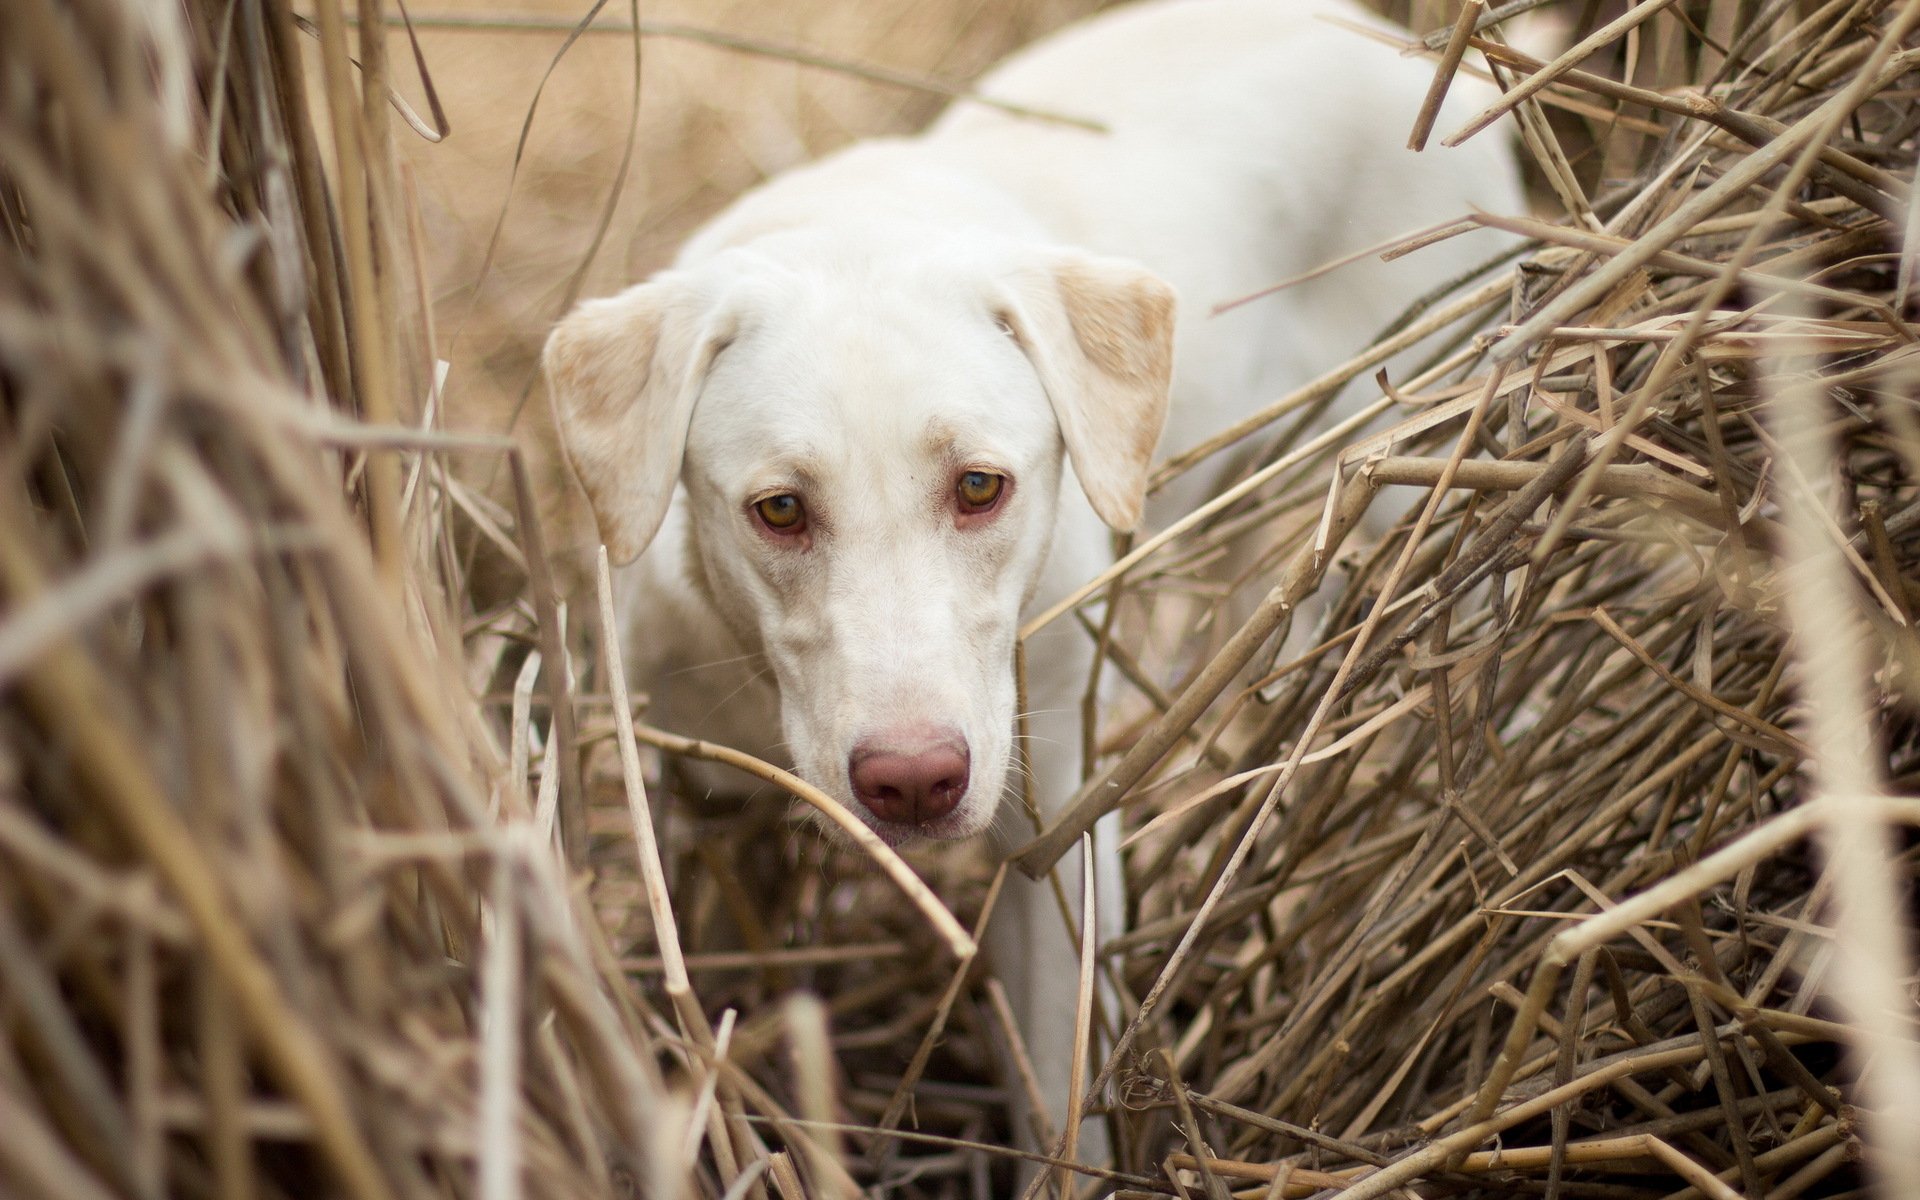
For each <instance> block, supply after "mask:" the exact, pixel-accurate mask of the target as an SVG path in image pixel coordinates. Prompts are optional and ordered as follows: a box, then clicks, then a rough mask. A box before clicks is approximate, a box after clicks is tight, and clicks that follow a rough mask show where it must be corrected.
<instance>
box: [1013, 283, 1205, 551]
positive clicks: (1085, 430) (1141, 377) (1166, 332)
mask: <svg viewBox="0 0 1920 1200" xmlns="http://www.w3.org/2000/svg"><path fill="white" fill-rule="evenodd" d="M1010 284H1011V285H1010V287H1009V288H1008V289H1007V291H1006V292H1005V293H1004V294H1003V295H1004V300H1005V309H1004V311H1003V312H1002V313H1001V314H1000V316H1001V318H1002V319H1003V320H1004V321H1006V323H1007V326H1008V328H1009V329H1011V330H1012V331H1013V336H1014V338H1015V340H1017V341H1018V342H1019V343H1020V346H1021V348H1022V349H1023V350H1025V351H1026V354H1027V357H1028V359H1030V360H1031V361H1032V363H1033V367H1034V371H1035V373H1036V374H1038V375H1039V376H1040V385H1041V386H1042V387H1043V388H1045V389H1046V392H1047V399H1048V401H1049V402H1050V403H1051V404H1052V405H1053V413H1054V417H1055V419H1056V420H1058V421H1059V422H1060V434H1061V437H1062V439H1063V440H1064V441H1065V442H1066V444H1067V457H1068V458H1069V459H1070V460H1071V461H1072V463H1073V471H1074V474H1075V475H1077V476H1079V478H1080V486H1081V487H1082V488H1083V489H1085V491H1086V493H1087V499H1088V500H1090V501H1091V502H1092V503H1093V510H1094V511H1095V512H1096V513H1098V514H1100V519H1101V520H1103V521H1105V522H1106V523H1107V524H1108V525H1110V526H1112V527H1113V528H1115V529H1117V530H1120V531H1121V532H1126V531H1127V530H1130V529H1132V528H1133V527H1134V526H1135V525H1137V524H1139V522H1140V513H1141V509H1142V508H1143V507H1145V504H1146V498H1147V468H1148V467H1149V466H1150V465H1151V463H1152V461H1153V449H1154V446H1155V445H1157V444H1158V443H1159V441H1160V429H1161V427H1162V426H1163V425H1165V424H1166V419H1167V394H1168V387H1169V384H1170V383H1171V381H1172V378H1173V310H1174V295H1173V288H1172V287H1171V286H1170V285H1168V284H1167V282H1166V281H1165V280H1163V279H1161V278H1160V277H1159V276H1157V275H1155V274H1153V273H1152V272H1151V271H1148V270H1147V269H1146V268H1144V267H1142V266H1139V265H1138V264H1136V263H1131V262H1128V261H1126V260H1125V259H1118V258H1099V257H1095V256H1093V255H1090V254H1081V253H1078V252H1074V251H1060V252H1058V253H1055V254H1051V255H1049V256H1048V258H1047V259H1046V261H1045V262H1043V263H1042V264H1040V265H1039V266H1037V267H1033V268H1029V269H1027V270H1024V271H1021V272H1018V273H1017V274H1016V275H1015V276H1014V277H1013V279H1012V280H1011V281H1010Z"/></svg>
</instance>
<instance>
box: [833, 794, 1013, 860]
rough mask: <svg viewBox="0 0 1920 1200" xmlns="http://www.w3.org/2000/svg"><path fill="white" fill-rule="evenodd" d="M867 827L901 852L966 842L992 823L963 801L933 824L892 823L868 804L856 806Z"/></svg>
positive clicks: (929, 822)
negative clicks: (917, 844) (930, 844)
mask: <svg viewBox="0 0 1920 1200" xmlns="http://www.w3.org/2000/svg"><path fill="white" fill-rule="evenodd" d="M854 808H855V811H857V812H858V813H859V815H860V817H861V819H862V820H863V821H865V823H866V826H867V828H869V829H871V830H873V832H874V833H876V834H877V835H879V837H880V840H881V841H883V842H885V843H886V844H887V845H888V846H890V847H893V848H894V849H898V848H900V847H901V846H907V845H911V844H913V843H915V842H963V841H966V840H967V839H968V838H971V837H977V836H978V835H979V834H980V833H981V832H983V831H984V830H985V828H986V826H987V825H988V824H989V823H990V822H984V821H980V820H977V819H974V818H973V817H972V816H971V814H970V813H969V812H968V809H967V805H966V804H965V803H964V802H963V803H962V804H961V805H960V806H959V807H957V808H956V809H955V810H954V811H952V812H950V813H948V814H947V815H945V816H943V817H940V818H938V819H937V820H932V821H917V822H904V821H888V820H885V819H883V818H881V817H880V816H878V815H877V814H875V813H874V812H873V810H872V809H870V808H868V807H867V806H866V805H864V804H859V803H856V804H855V805H854Z"/></svg>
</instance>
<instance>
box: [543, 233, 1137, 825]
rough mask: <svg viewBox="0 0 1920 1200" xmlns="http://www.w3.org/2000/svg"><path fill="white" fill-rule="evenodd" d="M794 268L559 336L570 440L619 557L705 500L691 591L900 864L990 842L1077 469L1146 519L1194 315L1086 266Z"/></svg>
mask: <svg viewBox="0 0 1920 1200" xmlns="http://www.w3.org/2000/svg"><path fill="white" fill-rule="evenodd" d="M779 250H780V252H779V253H770V252H768V250H767V249H766V248H765V247H752V246H750V247H747V248H743V249H734V250H729V251H726V252H724V253H722V254H720V255H717V256H715V257H714V258H712V259H709V260H707V261H705V262H704V263H702V264H701V265H698V266H695V267H693V268H690V269H682V270H675V271H670V272H667V273H664V274H662V275H659V276H656V277H655V278H654V279H652V280H650V281H649V282H647V283H644V284H641V285H639V286H637V287H634V288H631V289H629V290H628V291H626V292H623V293H621V294H620V295H617V296H614V297H611V298H608V299H604V300H593V301H588V302H586V303H584V304H582V305H580V307H579V308H577V309H576V310H575V311H574V312H573V313H572V314H571V315H569V316H568V317H567V318H566V319H565V320H564V321H562V322H561V323H560V325H559V326H558V327H557V328H556V329H555V330H554V332H553V334H552V336H551V338H550V339H549V341H548V343H547V348H546V356H545V362H546V370H547V380H548V389H549V393H550V395H551V397H552V399H553V403H554V409H555V416H556V421H557V423H558V426H559V429H560V432H561V439H562V443H563V444H564V446H565V448H566V451H567V454H568V457H569V458H570V460H571V462H572V464H573V467H574V470H575V472H576V474H577V475H578V476H579V479H580V482H581V483H582V485H583V486H584V488H585V490H586V493H587V495H588V497H589V499H590V500H591V502H592V505H593V509H594V514H595V517H596V519H597V520H598V522H599V526H600V532H601V536H602V538H603V539H604V540H605V542H606V543H607V546H608V549H609V551H610V553H611V554H612V556H613V558H614V559H615V560H616V561H620V562H625V561H629V560H631V559H633V558H634V557H635V556H637V555H638V554H640V552H641V551H642V550H644V549H645V548H646V546H647V544H648V542H649V541H650V540H651V539H652V538H653V536H654V533H655V532H656V530H657V529H658V528H659V526H660V523H661V521H662V519H663V518H664V516H665V514H666V512H667V509H668V506H669V504H670V503H671V501H672V499H673V495H674V489H675V485H676V483H679V484H683V485H684V486H685V488H686V494H687V500H688V503H689V507H688V514H687V515H688V519H689V545H690V546H691V547H692V553H691V554H690V558H691V559H692V561H691V562H690V564H689V569H690V571H691V572H692V573H693V575H694V583H695V586H697V587H699V588H700V589H701V590H703V591H704V592H705V593H706V595H707V596H708V598H709V599H710V600H711V602H712V604H713V606H714V608H715V609H716V611H717V612H718V613H719V614H720V615H721V617H722V618H723V619H724V620H725V621H726V622H727V623H728V624H729V625H730V626H731V627H732V628H733V630H734V632H735V633H736V634H738V635H739V636H740V638H741V639H742V640H743V641H744V642H745V643H746V644H747V645H748V646H750V647H758V648H762V649H764V651H765V653H766V655H767V657H768V659H769V661H770V664H771V667H772V669H773V672H774V675H775V678H776V680H777V682H778V685H779V691H780V701H781V725H782V733H783V736H784V737H785V739H786V741H787V743H788V746H789V748H790V750H791V753H792V755H793V759H794V763H795V765H796V767H797V769H798V770H799V772H800V773H801V774H802V775H803V776H804V777H806V778H807V779H809V780H810V781H812V782H813V783H814V784H815V785H816V786H819V787H821V788H823V789H824V790H826V791H828V792H829V793H831V794H833V795H835V796H836V797H838V798H839V799H841V800H842V802H844V803H849V804H850V805H851V806H852V807H853V808H854V810H855V811H857V812H860V813H861V814H862V816H863V818H864V819H865V820H867V822H868V823H869V824H870V825H872V826H873V827H874V829H875V830H876V831H877V832H878V833H880V834H881V835H882V836H883V837H885V838H887V839H888V840H890V841H895V842H898V841H904V840H907V839H909V838H912V837H916V836H918V837H933V838H960V837H968V836H971V835H973V834H975V833H978V832H980V831H981V830H983V829H984V828H986V827H987V826H988V825H989V824H990V823H991V822H992V820H993V818H994V815H995V812H996V810H997V809H998V806H999V803H1000V799H1001V796H1002V793H1003V791H1004V790H1005V788H1006V786H1007V782H1008V778H1009V766H1010V760H1011V751H1012V744H1013V728H1014V716H1015V714H1014V691H1015V689H1014V678H1013V651H1014V643H1015V640H1016V638H1017V636H1018V629H1019V620H1020V612H1021V608H1022V606H1023V605H1024V604H1025V603H1026V601H1027V600H1028V599H1029V598H1030V597H1031V596H1032V594H1033V592H1034V589H1035V587H1036V585H1037V583H1038V581H1039V578H1040V572H1041V567H1042V564H1043V562H1044V560H1045V559H1046V556H1047V553H1048V550H1049V546H1050V544H1051V541H1052V539H1053V534H1054V529H1055V524H1056V515H1057V512H1058V509H1059V505H1060V503H1061V500H1062V495H1061V486H1062V477H1063V475H1064V474H1066V472H1065V471H1064V470H1063V465H1062V464H1063V458H1064V459H1065V460H1068V461H1070V462H1071V466H1072V471H1071V475H1072V476H1073V477H1076V478H1077V479H1078V480H1079V484H1080V487H1081V488H1082V489H1083V490H1084V492H1085V494H1086V497H1087V499H1088V500H1089V501H1090V502H1091V504H1092V507H1093V509H1094V511H1095V512H1097V513H1098V514H1099V516H1100V517H1101V518H1102V519H1103V520H1104V521H1105V522H1106V523H1107V524H1109V525H1111V526H1112V527H1114V528H1115V529H1121V530H1126V529H1131V528H1132V527H1133V526H1134V524H1135V523H1136V522H1137V521H1138V519H1139V516H1140V511H1141V507H1142V504H1143V502H1144V498H1145V490H1146V479H1147V469H1148V465H1149V461H1150V459H1151V456H1152V453H1153V449H1154V445H1155V442H1156V441H1157V439H1158V437H1159V434H1160V429H1161V425H1162V423H1163V421H1164V419H1165V415H1166V401H1167V389H1168V381H1169V377H1170V373H1171V360H1172V344H1173V295H1172V292H1171V290H1170V289H1169V288H1168V287H1167V286H1166V285H1165V284H1164V283H1162V282H1161V281H1160V280H1158V279H1157V278H1155V277H1154V276H1152V275H1151V274H1149V273H1148V272H1146V271H1145V270H1144V269H1142V268H1140V267H1138V266H1135V265H1133V264H1130V263H1127V262H1123V261H1119V260H1115V259H1106V258H1098V257H1093V256H1090V255H1085V254H1081V253H1077V252H1071V251H1062V250H1053V249H1045V250H1023V249H1017V248H1012V247H1002V246H990V247H984V248H983V247H977V246H951V245H950V246H946V247H944V248H942V247H924V246H922V247H908V246H902V247H900V248H898V250H899V252H898V253H897V254H892V255H887V254H881V255H875V254H871V253H868V254H864V255H862V256H859V257H854V256H851V255H849V254H847V253H846V252H845V251H844V249H843V248H838V247H834V246H832V245H825V246H812V245H809V244H807V243H806V242H805V241H804V240H801V241H799V243H798V244H797V245H786V246H781V247H779Z"/></svg>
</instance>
